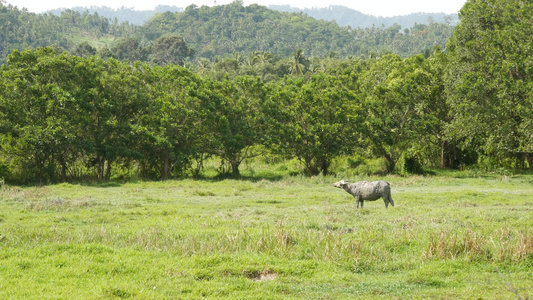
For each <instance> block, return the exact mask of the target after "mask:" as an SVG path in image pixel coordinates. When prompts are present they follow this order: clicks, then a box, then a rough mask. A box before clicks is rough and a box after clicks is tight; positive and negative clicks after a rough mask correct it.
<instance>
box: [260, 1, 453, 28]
mask: <svg viewBox="0 0 533 300" xmlns="http://www.w3.org/2000/svg"><path fill="white" fill-rule="evenodd" d="M269 8H270V9H274V10H278V11H284V12H303V13H305V14H307V15H308V16H310V17H313V18H315V19H317V20H325V21H335V22H337V24H339V26H350V27H352V28H370V27H372V26H376V27H378V26H382V25H383V26H385V27H390V26H392V25H394V24H395V23H396V24H399V25H400V26H402V28H411V27H413V26H415V24H429V23H432V22H435V23H448V24H450V25H454V26H455V25H457V24H458V23H459V16H458V15H457V14H445V13H414V14H409V15H405V16H394V17H376V16H372V15H366V14H363V13H361V12H359V11H357V10H354V9H351V8H348V7H345V6H338V5H331V6H329V7H324V8H306V9H300V8H296V7H292V6H290V5H270V6H269Z"/></svg>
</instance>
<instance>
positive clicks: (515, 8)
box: [446, 0, 533, 168]
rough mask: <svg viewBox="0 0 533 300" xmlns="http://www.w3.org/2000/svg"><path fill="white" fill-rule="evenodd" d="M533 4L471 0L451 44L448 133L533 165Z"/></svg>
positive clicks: (470, 144) (518, 0) (467, 144)
mask: <svg viewBox="0 0 533 300" xmlns="http://www.w3.org/2000/svg"><path fill="white" fill-rule="evenodd" d="M532 17H533V3H531V2H530V1H521V0H509V1H504V0H483V1H481V0H471V1H468V2H467V3H466V4H465V6H464V7H463V9H462V10H461V12H460V18H461V23H460V24H459V25H458V26H457V28H456V29H455V31H454V35H453V37H452V38H451V39H450V41H449V43H448V45H447V48H448V51H449V64H448V68H447V77H446V88H447V93H448V95H449V96H448V99H449V104H450V108H451V111H452V116H453V120H452V121H451V124H450V126H449V127H448V134H449V136H450V137H453V138H454V139H455V140H461V141H463V146H464V147H477V148H478V149H480V150H481V151H484V152H485V153H487V154H489V155H493V156H499V157H513V158H515V159H516V161H517V164H518V165H521V164H523V162H524V158H525V159H526V160H527V162H528V163H529V167H530V168H533V134H532V132H533V94H532V92H531V91H532V90H533V68H531V57H533V42H532V41H531V36H532V34H533V26H531V19H532Z"/></svg>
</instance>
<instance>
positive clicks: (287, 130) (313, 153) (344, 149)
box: [268, 73, 359, 175]
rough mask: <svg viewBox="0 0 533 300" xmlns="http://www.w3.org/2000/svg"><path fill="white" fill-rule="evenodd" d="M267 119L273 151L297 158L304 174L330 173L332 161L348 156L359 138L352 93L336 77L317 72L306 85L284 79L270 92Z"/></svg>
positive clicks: (355, 106) (300, 80) (301, 82)
mask: <svg viewBox="0 0 533 300" xmlns="http://www.w3.org/2000/svg"><path fill="white" fill-rule="evenodd" d="M268 106H269V107H270V109H269V112H270V115H269V119H270V120H271V122H275V123H276V124H274V125H271V130H272V131H273V133H272V135H274V136H275V137H274V139H275V141H274V143H273V144H274V146H275V147H274V148H275V149H276V151H277V152H279V153H282V154H284V155H286V156H288V157H297V158H298V159H299V160H300V161H301V162H302V164H303V165H304V166H305V173H306V174H308V175H317V174H319V173H320V172H322V173H323V174H324V175H326V174H328V173H329V166H330V165H331V160H332V159H333V158H334V157H335V156H337V155H340V154H342V153H349V152H350V151H351V150H352V147H354V146H355V145H356V143H355V141H356V140H357V139H358V132H359V128H358V124H359V122H358V121H359V115H358V105H357V103H356V102H355V94H354V93H352V92H351V91H349V90H348V89H346V87H344V86H343V85H342V84H341V83H340V81H338V80H337V79H336V78H335V77H333V76H330V75H326V74H324V73H320V74H317V75H313V76H312V77H311V79H310V81H309V82H304V81H303V80H302V79H299V80H296V81H293V80H291V79H287V80H286V81H285V84H284V86H282V87H281V88H279V89H278V90H277V91H275V92H274V93H273V96H272V99H271V101H270V102H269V105H268Z"/></svg>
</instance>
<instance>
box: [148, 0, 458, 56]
mask: <svg viewBox="0 0 533 300" xmlns="http://www.w3.org/2000/svg"><path fill="white" fill-rule="evenodd" d="M452 31H453V26H452V25H449V24H444V23H431V24H429V25H423V24H418V25H417V26H415V27H413V28H410V29H407V28H406V29H403V30H402V29H401V26H400V25H395V26H391V27H371V28H367V29H360V28H356V29H351V28H349V27H340V26H338V25H337V23H335V22H332V21H323V20H316V19H314V18H312V17H310V16H308V15H306V14H304V13H288V12H279V11H275V10H271V9H268V8H267V7H264V6H259V5H250V6H246V7H245V6H243V5H242V3H239V2H238V1H235V2H233V3H231V4H228V5H223V6H215V7H207V6H202V7H198V6H194V5H191V6H189V7H187V8H186V9H185V11H184V12H176V13H168V12H167V13H163V14H157V15H155V16H154V17H153V18H152V19H150V21H148V22H147V23H146V24H145V25H144V26H143V27H142V33H143V34H144V36H143V37H144V38H145V39H146V40H149V41H150V40H155V39H157V38H159V37H160V36H162V35H164V34H166V33H169V32H171V33H173V34H177V35H180V36H182V37H183V38H184V39H185V41H186V42H187V43H189V44H190V45H191V46H192V48H194V49H196V53H197V56H199V57H206V58H213V57H215V56H222V57H224V56H227V54H228V53H235V52H245V53H250V52H253V51H264V52H269V53H272V54H274V55H278V56H281V57H287V56H290V55H291V54H292V53H293V52H294V50H295V49H302V50H303V51H304V53H305V54H306V55H308V56H314V57H325V56H327V55H330V54H331V53H334V54H335V55H337V57H347V56H360V55H363V54H367V53H371V52H383V51H386V52H395V53H398V54H400V55H402V56H409V55H413V54H418V53H421V52H424V51H425V50H427V49H433V48H434V47H435V46H437V45H440V46H444V45H445V44H446V41H447V40H448V38H449V37H450V36H451V34H452Z"/></svg>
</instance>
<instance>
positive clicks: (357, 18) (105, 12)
mask: <svg viewBox="0 0 533 300" xmlns="http://www.w3.org/2000/svg"><path fill="white" fill-rule="evenodd" d="M268 8H269V9H272V10H277V11H282V12H292V13H299V12H303V13H305V14H307V15H309V16H310V17H313V18H315V19H317V20H325V21H335V22H337V24H339V26H341V27H345V26H350V27H352V28H370V27H372V26H382V25H384V26H385V27H390V26H393V25H395V24H398V25H400V26H402V28H410V27H413V26H415V25H416V24H426V25H427V24H429V23H432V22H437V23H449V24H452V25H457V24H458V23H459V17H458V15H457V14H444V13H422V12H421V13H413V14H409V15H403V16H393V17H376V16H372V15H367V14H364V13H362V12H359V11H357V10H354V9H351V8H349V7H345V6H339V5H331V6H329V7H321V8H305V9H300V8H296V7H292V6H290V5H269V6H268ZM65 10H67V9H66V8H58V9H53V10H50V11H48V12H49V13H52V14H55V15H58V16H59V15H61V12H63V11H65ZM70 10H73V11H77V12H79V13H80V14H82V13H84V12H85V11H88V12H89V13H90V14H94V13H97V14H98V15H100V16H103V17H106V18H109V19H111V20H113V19H115V18H116V19H117V20H118V21H119V22H128V23H130V24H134V25H139V26H142V25H144V23H145V22H146V21H148V20H150V18H152V17H153V16H154V15H155V14H156V13H163V12H167V11H170V12H181V11H183V10H184V8H183V7H177V6H169V5H158V6H157V7H156V8H155V9H154V10H135V9H133V8H129V7H121V8H118V9H114V8H110V7H105V6H104V7H99V6H91V7H82V6H76V7H73V8H70Z"/></svg>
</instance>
